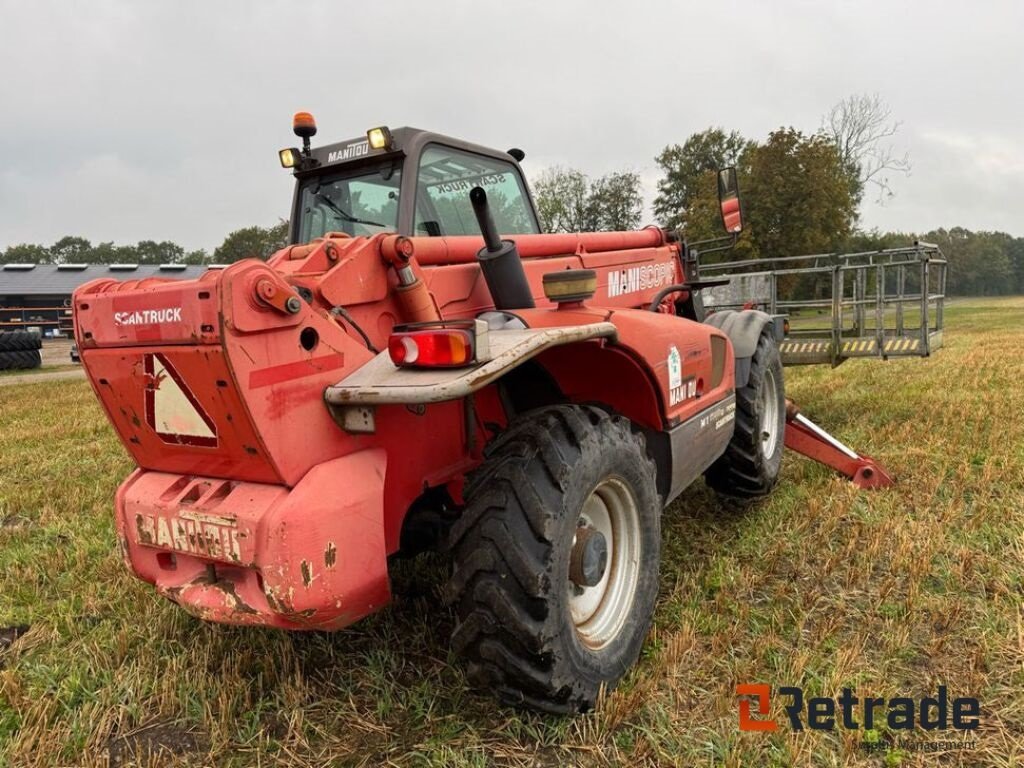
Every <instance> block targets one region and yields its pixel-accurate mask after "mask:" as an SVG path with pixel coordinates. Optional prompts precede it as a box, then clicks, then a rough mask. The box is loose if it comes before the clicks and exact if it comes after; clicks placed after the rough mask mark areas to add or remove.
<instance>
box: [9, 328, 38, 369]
mask: <svg viewBox="0 0 1024 768" xmlns="http://www.w3.org/2000/svg"><path fill="white" fill-rule="evenodd" d="M42 346H43V340H42V337H41V336H40V335H39V334H38V333H33V332H31V331H3V332H0V371H16V370H23V369H24V370H27V369H30V368H38V367H39V366H41V365H42V364H43V361H42V358H41V357H40V355H39V350H40V349H42Z"/></svg>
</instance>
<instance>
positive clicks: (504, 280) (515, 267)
mask: <svg viewBox="0 0 1024 768" xmlns="http://www.w3.org/2000/svg"><path fill="white" fill-rule="evenodd" d="M469 201H470V202H471V203H472V204H473V213H475V214H476V221H477V224H479V225H480V233H481V234H482V235H483V236H484V247H483V248H481V249H480V250H479V251H478V252H477V254H476V258H477V260H478V261H479V262H480V269H481V271H482V272H483V273H484V280H485V281H486V282H487V288H488V290H489V291H490V292H491V298H492V299H494V308H495V309H532V308H533V307H535V306H536V304H535V303H534V301H533V293H532V292H531V291H530V283H529V282H528V281H527V279H526V273H525V272H524V271H523V262H522V259H521V258H520V257H519V249H518V248H516V244H515V243H514V242H512V241H511V240H502V239H501V237H500V236H499V235H498V228H497V227H495V226H494V217H493V216H491V209H490V206H489V205H488V204H487V193H486V192H484V190H483V188H482V187H473V189H471V190H470V192H469Z"/></svg>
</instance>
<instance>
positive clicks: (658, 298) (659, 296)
mask: <svg viewBox="0 0 1024 768" xmlns="http://www.w3.org/2000/svg"><path fill="white" fill-rule="evenodd" d="M689 287H690V286H688V285H687V284H686V283H676V284H675V285H666V286H665V287H664V288H662V289H661V290H660V291H658V292H657V293H656V294H654V298H653V299H652V300H651V306H649V307H648V308H647V309H648V310H649V311H650V312H657V311H658V307H659V306H660V305H661V302H662V300H663V299H664V298H665V297H666V296H668V295H669V294H670V293H675V292H676V291H685V290H686V289H687V288H689Z"/></svg>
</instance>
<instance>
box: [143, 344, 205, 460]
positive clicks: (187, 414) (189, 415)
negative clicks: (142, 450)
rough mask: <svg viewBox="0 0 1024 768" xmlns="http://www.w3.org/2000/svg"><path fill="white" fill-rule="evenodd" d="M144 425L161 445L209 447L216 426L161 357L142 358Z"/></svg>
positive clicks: (179, 377)
mask: <svg viewBox="0 0 1024 768" xmlns="http://www.w3.org/2000/svg"><path fill="white" fill-rule="evenodd" d="M145 369H146V391H145V396H146V423H147V424H149V426H150V427H151V428H152V429H153V431H154V432H156V434H157V436H158V437H159V438H160V439H161V440H163V441H164V442H165V443H174V444H176V445H194V446H202V447H208V448H212V447H215V446H216V445H217V425H216V424H215V423H214V421H213V419H211V418H210V417H209V415H207V413H206V411H204V410H203V407H202V405H200V403H199V401H198V400H197V399H196V396H195V395H194V394H193V393H192V391H191V390H190V389H189V388H188V385H186V384H185V381H184V380H183V379H182V378H181V376H180V375H179V374H178V372H177V371H176V370H174V368H173V367H172V366H171V364H170V363H169V362H168V361H167V358H165V357H164V356H163V355H161V354H159V353H154V354H150V355H146V356H145Z"/></svg>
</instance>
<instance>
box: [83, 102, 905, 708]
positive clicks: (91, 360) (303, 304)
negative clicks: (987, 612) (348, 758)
mask: <svg viewBox="0 0 1024 768" xmlns="http://www.w3.org/2000/svg"><path fill="white" fill-rule="evenodd" d="M294 129H295V132H296V134H297V135H298V136H300V137H301V138H302V144H303V146H302V148H294V149H286V150H282V151H281V153H280V158H281V162H282V164H283V165H284V166H285V167H287V168H290V169H292V171H293V173H294V176H295V178H296V186H295V196H294V202H293V208H292V216H291V225H290V226H291V232H290V241H291V243H292V245H289V246H287V247H286V248H284V249H282V250H280V251H278V252H277V253H276V254H274V255H273V256H272V257H271V258H270V259H269V260H268V261H267V262H266V263H264V262H261V261H258V260H256V259H247V260H244V261H240V262H238V263H235V264H232V265H230V266H227V267H224V268H221V269H211V270H209V271H208V272H207V273H205V274H204V275H203V276H202V277H200V278H198V279H195V280H163V279H145V280H136V281H124V282H118V281H115V280H109V279H103V280H95V281H92V282H90V283H88V284H85V285H83V286H82V287H81V288H79V289H78V290H77V291H76V293H75V295H74V313H75V333H76V339H77V342H78V345H79V349H80V351H81V358H82V363H83V365H84V367H85V369H86V371H87V373H88V376H89V380H90V382H91V384H92V386H93V388H94V390H95V392H96V395H97V397H98V398H99V400H100V402H101V403H102V405H103V407H104V409H105V410H106V413H107V415H108V416H109V418H110V421H111V423H112V424H113V426H114V428H115V430H116V431H117V433H118V435H119V436H120V437H121V440H122V441H123V443H124V446H125V448H126V449H127V450H128V452H129V453H130V454H131V455H132V457H133V458H134V460H135V461H136V463H137V464H138V469H136V470H135V471H134V472H133V473H132V474H131V476H130V477H128V479H127V480H125V482H124V483H123V484H122V485H121V487H120V488H119V490H118V492H117V496H116V519H117V530H118V536H119V539H120V545H121V549H122V552H123V555H124V560H125V562H126V563H127V565H128V567H129V568H130V569H131V570H132V571H133V572H134V573H135V574H136V575H137V576H138V577H139V578H141V579H143V580H145V581H147V582H149V583H151V584H153V585H154V586H155V588H156V590H157V591H158V592H159V593H160V594H161V595H163V596H164V597H166V598H168V599H170V600H173V601H174V602H176V603H178V604H179V605H181V606H182V607H183V608H184V609H185V610H187V611H189V612H190V613H192V614H194V615H195V616H198V617H200V618H202V619H207V620H211V621H219V622H225V623H231V624H253V625H265V626H271V627H279V628H283V629H295V630H310V629H318V630H336V629H340V628H342V627H345V626H347V625H349V624H351V623H353V622H355V621H357V620H358V619H360V618H361V617H363V616H366V615H367V614H369V613H371V612H373V611H377V610H379V609H381V608H382V607H384V606H385V605H387V603H388V601H389V600H390V596H391V594H390V586H389V578H388V561H389V557H390V556H392V555H395V554H396V553H399V552H400V551H405V552H414V551H417V550H421V549H424V548H427V547H431V546H433V547H439V548H442V549H445V550H447V551H448V552H449V553H450V555H451V560H452V573H451V578H450V580H449V582H448V584H447V586H446V596H447V598H448V599H449V600H450V602H451V604H452V606H453V609H454V613H455V616H456V626H455V630H454V636H453V638H452V643H453V646H454V648H455V650H456V651H457V652H458V653H459V654H460V655H461V656H462V657H463V658H464V659H465V661H466V665H467V673H468V677H469V679H470V680H471V681H472V682H473V683H475V684H478V685H480V686H483V687H486V688H489V689H491V690H492V691H494V692H496V693H497V694H498V695H499V696H500V697H501V698H502V699H504V700H506V701H510V702H513V703H517V704H522V705H526V706H532V707H535V708H539V709H543V710H547V711H555V712H575V711H580V710H585V709H587V708H588V707H590V706H592V705H593V703H594V701H595V699H596V697H597V695H598V692H599V690H600V689H601V687H602V686H608V687H612V686H614V685H615V683H616V682H617V681H618V680H619V679H620V677H621V676H622V675H623V674H624V673H625V672H626V671H627V670H628V669H629V668H630V667H631V666H632V664H633V663H634V662H635V661H636V659H637V656H638V654H639V653H640V649H641V646H642V644H643V642H644V637H645V635H646V633H647V630H648V627H649V626H650V623H651V618H652V612H653V609H654V603H655V596H656V593H657V587H658V577H659V574H658V565H659V552H660V546H661V544H660V516H661V512H662V509H663V508H664V507H665V506H666V505H668V504H669V503H670V502H672V501H673V500H674V499H675V498H676V497H677V496H679V494H680V493H682V492H683V491H684V490H685V489H686V488H687V487H688V486H689V485H690V484H691V483H693V482H694V481H695V480H697V479H698V478H700V477H701V476H703V477H704V478H705V480H706V482H707V483H708V484H709V485H710V486H711V487H713V488H714V489H715V490H717V491H719V492H721V493H723V494H729V495H732V496H740V497H756V496H760V495H763V494H765V493H768V492H769V491H770V490H771V488H772V486H773V485H775V483H776V480H777V479H778V476H779V467H780V464H781V461H782V453H783V445H784V443H786V444H789V443H790V434H791V432H793V433H794V434H795V432H794V430H795V429H796V428H795V427H794V426H793V425H794V424H799V418H801V417H798V416H796V415H795V414H793V413H792V412H791V413H790V414H789V415H790V420H789V424H790V426H789V427H787V401H786V399H785V392H784V380H783V367H782V362H783V361H782V358H781V356H780V349H779V345H780V342H781V341H782V340H783V333H784V330H783V329H784V319H783V316H782V315H772V314H769V313H767V312H763V311H760V310H757V309H742V310H739V311H733V310H730V309H719V311H717V312H715V313H714V314H711V315H710V316H709V317H707V318H705V317H704V312H703V308H702V306H701V302H700V291H701V290H703V289H705V288H710V287H712V286H711V284H709V283H706V282H705V283H702V282H701V281H700V279H699V275H698V273H697V259H696V253H695V252H694V251H693V250H692V249H690V248H688V247H687V245H686V244H685V243H683V242H682V241H681V240H680V238H679V237H678V236H676V235H675V234H673V233H671V232H666V231H663V230H661V229H658V228H655V227H649V228H647V229H644V230H641V231H637V232H605V233H583V234H541V233H540V228H539V225H538V219H537V214H536V210H535V208H534V204H533V201H532V200H531V198H530V194H529V191H528V188H527V185H526V182H525V179H524V177H523V174H522V172H521V169H520V167H519V161H520V160H521V159H522V158H523V153H522V152H521V151H520V150H517V149H512V150H509V151H508V152H500V151H495V150H491V149H487V148H486V147H481V146H477V145H474V144H470V143H467V142H463V141H459V140H455V139H451V138H448V137H445V136H441V135H437V134H433V133H428V132H425V131H421V130H415V129H411V128H402V129H397V130H394V131H391V130H389V129H387V128H383V127H382V128H374V129H372V130H370V131H368V132H367V135H366V136H364V137H360V138H359V139H356V140H353V141H348V142H342V143H338V144H332V145H328V146H325V147H321V148H315V149H314V148H312V147H311V146H310V138H311V137H312V136H313V135H314V134H315V132H316V128H315V125H314V123H313V121H312V118H311V117H310V116H309V115H308V114H306V113H299V114H298V115H296V119H295V123H294ZM719 186H720V190H719V191H720V196H721V199H722V208H723V222H724V223H726V225H727V227H728V229H729V232H730V234H733V233H735V232H737V231H739V229H740V228H741V227H742V211H741V208H740V203H739V196H738V192H737V189H736V179H735V172H734V171H733V170H732V169H727V170H725V171H723V172H722V173H721V174H720V184H719ZM499 233H502V234H499ZM705 320H706V321H705ZM808 423H809V422H808ZM802 426H803V431H801V432H800V434H801V439H802V440H803V442H802V443H801V444H799V445H796V446H795V447H796V448H797V449H798V450H801V451H804V452H809V453H812V454H814V453H817V454H818V455H817V458H819V459H824V460H826V461H829V463H831V464H832V465H833V466H836V467H837V468H839V469H840V470H841V471H844V472H846V473H847V474H848V475H851V476H853V475H856V474H857V473H860V475H861V478H860V479H861V481H862V484H864V485H869V486H870V485H879V484H884V481H885V479H886V478H885V475H884V472H883V471H882V470H881V468H879V467H877V466H876V465H875V464H874V463H873V462H871V460H870V459H869V458H867V457H861V456H858V455H857V454H856V453H854V452H852V451H849V449H846V448H845V446H842V445H841V444H839V443H837V442H836V441H834V440H833V439H832V438H830V437H829V436H828V435H827V434H825V433H823V432H820V430H817V428H814V429H813V430H812V429H811V428H808V427H806V426H805V425H802ZM812 426H813V425H812ZM844 451H845V453H844ZM840 457H841V458H840ZM865 468H866V469H867V470H868V474H869V476H868V478H867V479H866V480H865V478H864V477H863V474H864V470H865Z"/></svg>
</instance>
